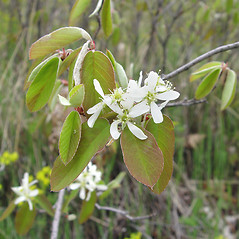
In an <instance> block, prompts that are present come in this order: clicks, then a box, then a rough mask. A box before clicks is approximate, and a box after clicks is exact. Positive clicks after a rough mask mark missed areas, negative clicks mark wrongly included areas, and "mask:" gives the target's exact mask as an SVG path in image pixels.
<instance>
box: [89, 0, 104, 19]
mask: <svg viewBox="0 0 239 239" xmlns="http://www.w3.org/2000/svg"><path fill="white" fill-rule="evenodd" d="M102 3H103V0H98V3H97V5H96V8H95V10H94V11H93V12H92V13H91V14H90V15H89V17H93V16H94V15H96V14H97V13H98V12H99V11H100V9H101V7H102Z"/></svg>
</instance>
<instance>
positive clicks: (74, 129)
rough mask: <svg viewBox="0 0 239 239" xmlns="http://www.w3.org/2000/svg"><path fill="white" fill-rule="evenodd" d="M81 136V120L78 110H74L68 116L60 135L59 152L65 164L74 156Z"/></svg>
mask: <svg viewBox="0 0 239 239" xmlns="http://www.w3.org/2000/svg"><path fill="white" fill-rule="evenodd" d="M80 136H81V120H80V115H79V113H78V112H77V111H72V112H71V113H70V114H69V115H68V116H67V118H66V120H65V122H64V124H63V127H62V130H61V135H60V140H59V152H60V157H61V160H62V162H63V163H64V164H68V163H69V162H70V161H71V160H72V158H73V157H74V155H75V153H76V150H77V147H78V145H79V142H80Z"/></svg>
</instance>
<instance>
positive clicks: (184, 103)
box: [167, 98, 207, 107]
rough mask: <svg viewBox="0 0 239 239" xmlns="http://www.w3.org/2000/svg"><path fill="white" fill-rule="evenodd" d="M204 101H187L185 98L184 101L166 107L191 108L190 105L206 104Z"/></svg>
mask: <svg viewBox="0 0 239 239" xmlns="http://www.w3.org/2000/svg"><path fill="white" fill-rule="evenodd" d="M206 102H207V100H206V99H201V100H196V99H189V100H188V99H187V98H185V99H184V100H181V101H178V102H174V103H168V104H167V107H174V106H191V105H196V104H201V103H206Z"/></svg>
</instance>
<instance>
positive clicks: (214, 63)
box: [190, 61, 222, 82]
mask: <svg viewBox="0 0 239 239" xmlns="http://www.w3.org/2000/svg"><path fill="white" fill-rule="evenodd" d="M221 66H222V62H219V61H212V62H209V63H207V64H205V65H203V66H202V67H200V68H199V69H198V70H197V71H195V72H193V73H192V75H191V77H190V82H192V81H195V80H197V79H199V78H201V77H203V76H205V75H206V74H208V73H209V72H210V71H213V70H215V69H217V68H221Z"/></svg>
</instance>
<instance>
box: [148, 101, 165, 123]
mask: <svg viewBox="0 0 239 239" xmlns="http://www.w3.org/2000/svg"><path fill="white" fill-rule="evenodd" d="M150 108H151V114H152V117H153V120H154V123H156V124H159V123H161V122H163V114H162V112H161V111H160V108H159V107H158V106H157V104H156V103H155V102H151V104H150Z"/></svg>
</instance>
